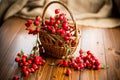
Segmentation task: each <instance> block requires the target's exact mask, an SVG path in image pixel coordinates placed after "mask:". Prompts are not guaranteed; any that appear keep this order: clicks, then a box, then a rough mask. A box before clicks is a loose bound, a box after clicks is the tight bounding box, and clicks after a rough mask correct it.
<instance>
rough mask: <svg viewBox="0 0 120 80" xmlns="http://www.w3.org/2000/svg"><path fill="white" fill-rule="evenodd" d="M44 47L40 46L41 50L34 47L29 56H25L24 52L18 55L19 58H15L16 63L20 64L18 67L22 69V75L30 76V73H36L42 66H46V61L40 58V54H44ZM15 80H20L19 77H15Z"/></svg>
mask: <svg viewBox="0 0 120 80" xmlns="http://www.w3.org/2000/svg"><path fill="white" fill-rule="evenodd" d="M42 51H43V50H42V47H41V45H40V49H39V50H38V47H37V46H35V47H33V51H32V53H31V54H30V55H29V56H27V55H25V54H24V52H23V51H21V52H20V53H18V54H17V57H16V58H15V61H16V62H17V63H18V66H19V67H20V69H21V72H22V75H24V76H28V75H29V74H30V73H33V72H35V71H36V70H37V69H38V67H39V66H40V65H44V64H45V60H44V59H43V58H42V57H41V56H39V52H40V53H43V52H42ZM14 78H15V80H18V79H16V78H18V77H17V76H15V77H14Z"/></svg>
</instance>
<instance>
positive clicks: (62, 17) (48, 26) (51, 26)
mask: <svg viewBox="0 0 120 80" xmlns="http://www.w3.org/2000/svg"><path fill="white" fill-rule="evenodd" d="M32 24H34V26H36V27H34V28H33V26H32ZM25 25H26V29H27V30H28V31H29V34H37V33H39V32H40V31H44V32H47V33H49V34H56V35H57V36H60V37H61V38H62V39H63V40H64V41H66V42H68V41H69V40H70V37H71V36H72V35H73V34H72V33H71V31H73V29H72V28H73V26H70V25H69V22H68V19H67V18H66V14H64V13H60V9H56V10H55V17H50V18H49V19H48V20H45V21H44V22H43V23H42V21H41V20H40V17H39V16H37V17H36V18H35V20H34V21H33V20H28V21H27V23H26V24H25Z"/></svg>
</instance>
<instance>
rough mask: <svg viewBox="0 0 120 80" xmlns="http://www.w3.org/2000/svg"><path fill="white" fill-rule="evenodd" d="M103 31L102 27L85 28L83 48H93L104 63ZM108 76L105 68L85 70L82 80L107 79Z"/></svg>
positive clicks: (83, 31)
mask: <svg viewBox="0 0 120 80" xmlns="http://www.w3.org/2000/svg"><path fill="white" fill-rule="evenodd" d="M101 33H102V32H101V30H100V29H96V28H83V30H82V42H81V48H82V49H83V50H85V51H87V50H91V52H92V53H93V54H94V55H95V56H96V57H97V58H98V59H99V60H100V62H101V63H102V64H106V63H105V55H104V48H103V41H102V34H101ZM85 76H86V77H87V78H86V77H85ZM106 78H107V74H106V71H103V70H99V71H94V70H85V71H83V72H82V73H81V80H95V79H96V80H106Z"/></svg>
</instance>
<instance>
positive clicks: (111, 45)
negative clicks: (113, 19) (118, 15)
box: [103, 28, 120, 80]
mask: <svg viewBox="0 0 120 80" xmlns="http://www.w3.org/2000/svg"><path fill="white" fill-rule="evenodd" d="M119 34H120V29H117V28H116V29H106V30H105V31H104V35H103V36H104V44H105V53H106V60H107V65H108V66H109V69H108V70H107V75H108V80H120V76H119V74H120V56H119V55H117V54H116V53H115V51H117V50H119V49H120V36H119Z"/></svg>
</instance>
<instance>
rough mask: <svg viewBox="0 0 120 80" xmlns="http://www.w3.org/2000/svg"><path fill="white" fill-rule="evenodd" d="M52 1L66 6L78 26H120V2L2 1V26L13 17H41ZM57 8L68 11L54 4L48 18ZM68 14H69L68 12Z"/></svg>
mask: <svg viewBox="0 0 120 80" xmlns="http://www.w3.org/2000/svg"><path fill="white" fill-rule="evenodd" d="M51 1H61V2H63V3H64V4H66V6H68V8H69V9H70V10H71V12H72V13H73V16H74V17H75V19H76V22H77V24H78V25H83V26H92V27H102V28H112V27H118V26H119V25H120V0H0V24H1V25H2V23H3V22H4V21H6V20H7V19H8V18H10V17H13V16H17V17H21V18H24V19H34V17H35V16H38V15H39V16H41V15H42V12H43V9H44V6H45V5H46V4H47V3H49V2H51ZM55 8H60V9H61V10H62V11H66V10H65V9H64V8H63V7H62V6H61V5H59V4H54V5H52V6H50V7H49V9H48V10H47V13H46V17H48V16H49V15H51V16H53V15H54V9H55ZM66 14H67V15H68V14H69V13H67V11H66ZM68 17H69V16H68ZM69 18H70V17H69Z"/></svg>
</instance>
